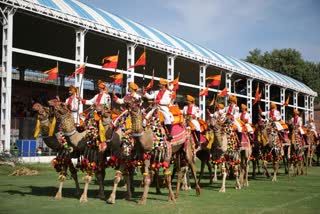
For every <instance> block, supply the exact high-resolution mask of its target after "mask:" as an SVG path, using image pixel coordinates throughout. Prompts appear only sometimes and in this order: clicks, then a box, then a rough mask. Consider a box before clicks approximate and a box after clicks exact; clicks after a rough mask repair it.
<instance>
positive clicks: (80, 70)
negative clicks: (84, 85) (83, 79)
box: [67, 64, 86, 81]
mask: <svg viewBox="0 0 320 214" xmlns="http://www.w3.org/2000/svg"><path fill="white" fill-rule="evenodd" d="M85 67H86V64H82V65H81V66H80V67H79V68H77V69H76V70H75V71H74V72H73V73H72V74H71V75H70V76H69V77H68V79H67V81H69V80H70V79H71V78H73V77H74V76H75V75H76V74H84V68H85Z"/></svg>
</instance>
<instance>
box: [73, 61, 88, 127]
mask: <svg viewBox="0 0 320 214" xmlns="http://www.w3.org/2000/svg"><path fill="white" fill-rule="evenodd" d="M87 61H88V56H86V60H85V63H84V64H85V65H86V64H87ZM80 66H82V65H80ZM85 69H86V66H84V68H83V74H82V78H81V81H80V86H79V93H81V90H82V85H83V84H82V83H83V79H84V72H85ZM76 75H77V74H76V73H75V74H74V76H75V78H76ZM78 97H79V94H78ZM80 97H81V94H80ZM81 98H82V97H81ZM79 106H80V99H79V98H78V108H77V109H78V110H77V122H78V121H79V118H80V113H79Z"/></svg>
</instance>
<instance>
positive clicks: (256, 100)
mask: <svg viewBox="0 0 320 214" xmlns="http://www.w3.org/2000/svg"><path fill="white" fill-rule="evenodd" d="M260 100H261V93H260V92H259V84H258V86H257V89H256V95H255V97H254V100H253V103H252V105H254V104H256V103H257V102H259V101H260Z"/></svg>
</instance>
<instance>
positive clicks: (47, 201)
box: [0, 164, 320, 214]
mask: <svg viewBox="0 0 320 214" xmlns="http://www.w3.org/2000/svg"><path fill="white" fill-rule="evenodd" d="M25 166H27V167H29V168H31V169H36V170H39V172H40V174H39V175H33V176H20V177H18V176H8V175H9V174H10V173H11V172H12V171H14V168H11V167H9V166H0V213H1V214H2V213H3V214H7V213H8V214H9V213H34V214H37V213H48V214H49V213H55V214H60V213H61V214H66V213H73V214H81V213H89V214H91V213H111V212H112V213H118V214H120V213H121V214H122V213H130V214H131V213H155V214H161V213H170V214H174V213H181V214H185V213H186V214H187V213H193V214H200V213H219V214H223V213H228V214H231V213H237V214H240V213H250V214H251V213H261V214H262V213H320V211H319V210H320V167H312V168H309V169H308V175H307V176H299V177H291V178H288V177H287V176H286V175H284V174H283V168H281V169H280V174H279V176H278V181H277V182H275V183H272V182H271V179H267V178H265V177H263V176H262V175H261V176H258V177H257V179H256V180H250V186H249V187H248V188H246V189H242V190H235V189H234V183H235V181H234V180H228V181H227V184H226V187H227V189H226V193H219V192H218V190H219V188H220V185H221V181H219V182H218V183H215V184H213V185H209V184H208V180H207V179H206V178H205V179H203V180H202V181H201V187H202V192H201V196H200V197H197V196H196V194H195V191H194V190H190V191H185V192H181V194H180V198H179V199H178V200H177V201H176V202H175V203H174V202H167V190H166V189H163V190H162V194H161V195H156V194H155V188H154V187H152V188H150V193H149V198H148V201H147V205H144V206H140V205H138V204H137V203H136V202H137V200H138V199H139V197H140V196H141V195H142V188H136V191H135V194H134V198H133V201H126V200H124V199H123V198H124V190H123V189H120V191H119V193H118V195H117V200H116V204H114V205H110V204H106V202H105V201H102V200H100V199H98V198H96V195H97V191H96V190H97V188H98V186H97V185H95V184H94V181H92V182H91V186H90V189H89V192H88V197H89V198H88V203H86V204H80V203H79V199H78V198H77V197H75V196H74V193H75V191H74V190H75V189H74V182H73V180H72V179H70V178H69V179H68V180H67V181H66V182H65V185H64V189H63V199H62V200H60V201H56V200H55V199H54V198H53V196H54V195H55V193H56V191H57V189H58V179H57V178H58V174H57V173H56V172H55V171H54V169H53V168H52V166H51V165H50V164H33V165H25ZM20 167H22V166H17V167H16V168H15V169H17V168H20ZM206 175H207V174H206ZM83 176H84V174H83V173H79V180H80V182H81V183H80V185H81V188H83V186H84V182H83V181H82V179H81V178H82V177H83ZM113 176H114V170H113V169H108V170H107V175H106V181H105V184H106V185H105V193H106V196H109V194H110V192H111V185H112V184H113V181H112V179H113ZM135 179H136V180H141V176H136V177H135ZM174 182H175V180H174Z"/></svg>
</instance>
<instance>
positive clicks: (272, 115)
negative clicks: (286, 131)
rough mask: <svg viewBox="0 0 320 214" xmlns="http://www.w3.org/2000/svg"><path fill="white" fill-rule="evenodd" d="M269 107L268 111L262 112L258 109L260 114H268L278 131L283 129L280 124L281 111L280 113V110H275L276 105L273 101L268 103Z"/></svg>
mask: <svg viewBox="0 0 320 214" xmlns="http://www.w3.org/2000/svg"><path fill="white" fill-rule="evenodd" d="M270 107H271V110H270V111H264V112H262V111H261V110H260V114H261V115H262V116H269V119H270V120H272V121H273V122H274V123H275V124H276V127H277V130H278V131H283V127H282V125H281V124H280V120H281V113H280V111H278V110H277V105H276V104H275V103H274V102H271V103H270Z"/></svg>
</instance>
